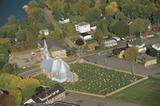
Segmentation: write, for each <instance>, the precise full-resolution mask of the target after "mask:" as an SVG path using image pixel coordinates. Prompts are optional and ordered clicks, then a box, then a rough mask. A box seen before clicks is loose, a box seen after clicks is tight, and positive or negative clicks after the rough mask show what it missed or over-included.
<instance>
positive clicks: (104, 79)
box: [36, 63, 141, 95]
mask: <svg viewBox="0 0 160 106" xmlns="http://www.w3.org/2000/svg"><path fill="white" fill-rule="evenodd" d="M71 68H72V70H73V71H74V72H75V73H77V74H78V76H79V81H78V82H75V83H63V84H62V86H64V87H65V88H66V89H69V90H75V91H81V92H88V93H94V94H99V95H105V94H107V93H110V92H112V91H115V90H117V89H119V88H121V87H123V86H126V85H128V84H130V83H133V82H135V81H137V80H139V79H140V78H141V77H139V76H133V75H131V74H126V73H122V72H117V71H113V70H108V69H106V68H101V67H98V66H95V65H91V64H87V63H82V64H78V63H76V64H72V65H71ZM36 78H37V79H39V80H40V82H41V84H43V85H47V86H50V85H52V84H54V83H55V82H53V81H51V80H50V79H48V78H46V77H45V76H44V75H40V76H37V77H36Z"/></svg>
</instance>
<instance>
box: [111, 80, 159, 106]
mask: <svg viewBox="0 0 160 106" xmlns="http://www.w3.org/2000/svg"><path fill="white" fill-rule="evenodd" d="M112 97H113V98H116V99H121V100H125V101H129V102H134V103H137V104H141V105H144V106H160V80H158V79H153V78H149V79H148V80H145V81H143V82H141V83H139V84H136V85H134V86H132V87H130V88H128V89H126V90H123V91H121V92H119V93H117V94H115V95H113V96H112Z"/></svg>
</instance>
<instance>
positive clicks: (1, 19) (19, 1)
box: [0, 0, 30, 26]
mask: <svg viewBox="0 0 160 106" xmlns="http://www.w3.org/2000/svg"><path fill="white" fill-rule="evenodd" d="M29 1H30V0H0V26H2V25H4V24H5V23H6V22H7V18H8V17H9V16H11V15H14V16H16V18H18V19H23V18H24V17H25V16H26V14H25V11H24V10H23V9H22V7H23V6H24V5H25V4H27V3H28V2H29Z"/></svg>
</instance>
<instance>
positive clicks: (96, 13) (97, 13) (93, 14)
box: [86, 8, 101, 22]
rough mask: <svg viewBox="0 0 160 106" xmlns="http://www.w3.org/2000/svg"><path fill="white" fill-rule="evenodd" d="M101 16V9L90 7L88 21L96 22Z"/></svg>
mask: <svg viewBox="0 0 160 106" xmlns="http://www.w3.org/2000/svg"><path fill="white" fill-rule="evenodd" d="M100 18H101V10H100V9H97V8H91V9H89V12H88V15H87V16H86V19H87V21H89V22H94V21H98V20H100Z"/></svg>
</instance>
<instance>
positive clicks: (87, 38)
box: [80, 32, 92, 41]
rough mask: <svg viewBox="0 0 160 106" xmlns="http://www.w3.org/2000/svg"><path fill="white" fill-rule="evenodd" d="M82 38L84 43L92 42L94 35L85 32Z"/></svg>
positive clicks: (81, 35)
mask: <svg viewBox="0 0 160 106" xmlns="http://www.w3.org/2000/svg"><path fill="white" fill-rule="evenodd" d="M80 38H81V39H82V40H84V41H87V40H91V39H92V35H91V34H89V33H87V32H85V33H81V34H80Z"/></svg>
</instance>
